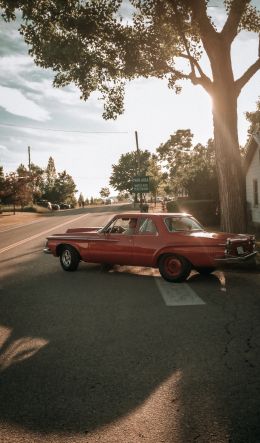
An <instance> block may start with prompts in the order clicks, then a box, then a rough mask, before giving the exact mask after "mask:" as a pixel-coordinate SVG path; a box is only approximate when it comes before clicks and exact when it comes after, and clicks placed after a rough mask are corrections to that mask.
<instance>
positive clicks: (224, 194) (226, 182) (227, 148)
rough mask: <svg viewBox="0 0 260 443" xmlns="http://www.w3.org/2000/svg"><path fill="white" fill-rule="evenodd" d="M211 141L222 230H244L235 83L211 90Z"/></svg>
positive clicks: (244, 207) (243, 180)
mask: <svg viewBox="0 0 260 443" xmlns="http://www.w3.org/2000/svg"><path fill="white" fill-rule="evenodd" d="M214 89H215V90H214V107H213V122H214V140H215V149H216V163H217V175H218V184H219V196H220V216H221V229H222V230H223V231H226V232H234V233H239V232H241V233H243V232H245V230H246V192H245V177H244V173H243V169H242V162H241V155H240V149H239V142H238V132H237V97H236V95H235V89H234V83H233V84H229V87H227V85H226V84H225V89H224V90H223V84H222V85H221V86H220V88H217V87H216V88H214Z"/></svg>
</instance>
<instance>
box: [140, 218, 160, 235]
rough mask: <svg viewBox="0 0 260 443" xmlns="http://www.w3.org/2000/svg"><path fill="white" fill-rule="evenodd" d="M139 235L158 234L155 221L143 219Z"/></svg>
mask: <svg viewBox="0 0 260 443" xmlns="http://www.w3.org/2000/svg"><path fill="white" fill-rule="evenodd" d="M138 233H139V234H157V228H156V226H155V223H154V221H153V220H152V219H151V218H150V217H147V218H143V219H141V221H140V225H139V229H138Z"/></svg>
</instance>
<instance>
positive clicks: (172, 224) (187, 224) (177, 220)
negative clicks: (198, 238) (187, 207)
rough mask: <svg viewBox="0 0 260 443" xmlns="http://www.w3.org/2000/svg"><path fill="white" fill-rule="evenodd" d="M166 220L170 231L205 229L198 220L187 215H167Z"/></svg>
mask: <svg viewBox="0 0 260 443" xmlns="http://www.w3.org/2000/svg"><path fill="white" fill-rule="evenodd" d="M164 222H165V224H166V227H167V229H168V231H169V232H176V231H203V230H204V229H203V227H202V226H201V225H200V224H199V222H197V220H195V219H194V218H192V217H188V216H185V215H181V216H173V217H166V218H165V219H164Z"/></svg>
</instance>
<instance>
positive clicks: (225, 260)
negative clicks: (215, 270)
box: [215, 251, 257, 264]
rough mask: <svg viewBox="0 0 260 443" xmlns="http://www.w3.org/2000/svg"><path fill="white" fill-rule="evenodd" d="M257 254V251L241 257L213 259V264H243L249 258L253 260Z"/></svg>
mask: <svg viewBox="0 0 260 443" xmlns="http://www.w3.org/2000/svg"><path fill="white" fill-rule="evenodd" d="M256 254H257V251H255V252H251V254H247V255H243V256H241V257H227V258H215V262H216V263H217V264H222V263H223V264H225V263H244V262H245V261H247V260H250V259H251V258H254V257H255V256H256Z"/></svg>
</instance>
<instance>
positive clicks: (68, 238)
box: [47, 235, 119, 243]
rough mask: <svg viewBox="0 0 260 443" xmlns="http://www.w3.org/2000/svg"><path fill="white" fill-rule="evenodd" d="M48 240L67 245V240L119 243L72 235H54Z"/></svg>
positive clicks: (105, 239)
mask: <svg viewBox="0 0 260 443" xmlns="http://www.w3.org/2000/svg"><path fill="white" fill-rule="evenodd" d="M47 238H48V240H60V241H61V242H62V243H65V242H66V241H67V240H68V241H70V240H78V241H82V242H85V241H92V242H93V241H94V242H96V241H97V242H100V241H102V242H118V241H119V240H118V239H110V238H109V239H108V238H105V237H104V238H93V237H83V236H78V237H77V236H76V235H75V236H72V235H68V236H66V235H61V236H56V235H52V236H50V237H47Z"/></svg>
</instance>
